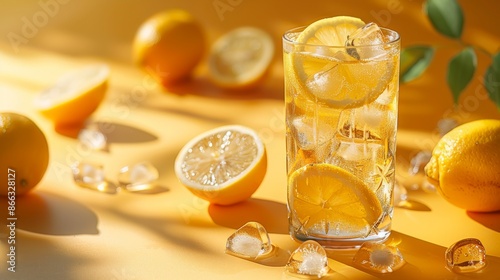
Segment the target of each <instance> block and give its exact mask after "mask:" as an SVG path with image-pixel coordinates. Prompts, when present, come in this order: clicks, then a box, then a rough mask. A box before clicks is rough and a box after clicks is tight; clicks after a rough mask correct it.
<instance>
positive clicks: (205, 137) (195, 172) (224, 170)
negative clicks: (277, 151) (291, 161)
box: [175, 125, 267, 205]
mask: <svg viewBox="0 0 500 280" xmlns="http://www.w3.org/2000/svg"><path fill="white" fill-rule="evenodd" d="M266 170H267V156H266V150H265V146H264V143H263V142H262V141H261V139H260V138H259V137H258V135H257V133H256V132H255V131H254V130H252V129H250V128H248V127H244V126H240V125H229V126H222V127H218V128H215V129H213V130H209V131H207V132H205V133H202V134H200V135H198V136H196V137H195V138H193V139H192V140H191V141H189V142H188V143H187V144H186V145H185V146H184V147H183V148H182V149H181V150H180V152H179V154H178V155H177V158H176V159H175V174H176V176H177V178H178V179H179V181H180V182H181V183H182V184H183V185H184V186H185V187H186V188H187V189H188V190H190V191H191V192H192V193H193V194H194V195H196V196H198V197H200V198H202V199H204V200H207V201H210V202H211V203H214V204H220V205H230V204H234V203H237V202H241V201H244V200H246V199H248V198H249V197H250V196H251V195H252V194H253V193H254V192H255V191H256V190H257V188H258V187H259V186H260V183H261V182H262V180H263V179H264V176H265V174H266Z"/></svg>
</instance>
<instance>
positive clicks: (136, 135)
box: [55, 121, 158, 144]
mask: <svg viewBox="0 0 500 280" xmlns="http://www.w3.org/2000/svg"><path fill="white" fill-rule="evenodd" d="M86 126H93V127H96V128H97V129H98V130H99V131H100V132H101V133H102V134H104V136H106V141H107V143H108V144H113V143H144V142H151V141H155V140H157V139H158V137H157V136H156V135H154V134H152V133H149V132H147V131H145V130H142V129H140V128H137V127H133V126H130V125H126V124H121V123H117V122H105V121H95V122H89V123H88V124H86ZM82 128H83V127H81V126H75V127H56V128H55V130H56V132H57V133H59V134H61V135H64V136H67V137H70V138H74V139H76V138H78V134H79V133H80V130H81V129H82Z"/></svg>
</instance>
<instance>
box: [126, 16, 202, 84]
mask: <svg viewBox="0 0 500 280" xmlns="http://www.w3.org/2000/svg"><path fill="white" fill-rule="evenodd" d="M204 50H205V38H204V33H203V29H202V28H201V26H200V24H199V23H198V22H197V21H196V20H195V18H194V17H193V16H192V15H191V14H189V13H188V12H187V11H184V10H178V9H175V10H167V11H163V12H160V13H158V14H156V15H153V16H152V17H150V18H149V19H147V20H146V21H145V22H144V23H143V24H142V25H141V26H140V27H139V30H138V31H137V34H136V36H135V38H134V42H133V58H134V62H135V63H136V64H137V65H139V66H140V67H142V68H144V69H145V70H146V71H147V72H149V73H150V74H151V75H152V76H153V77H154V78H155V79H156V80H157V81H158V82H159V83H161V84H162V85H163V86H165V87H168V86H169V85H171V84H174V83H176V82H178V81H180V80H183V79H185V78H187V77H188V76H189V75H190V74H191V72H192V71H193V70H194V68H195V67H196V66H197V64H198V63H199V62H200V61H201V59H202V57H203V53H204Z"/></svg>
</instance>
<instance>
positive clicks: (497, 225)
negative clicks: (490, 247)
mask: <svg viewBox="0 0 500 280" xmlns="http://www.w3.org/2000/svg"><path fill="white" fill-rule="evenodd" d="M467 216H469V217H470V218H471V219H473V220H474V221H476V222H478V223H480V224H482V225H483V226H485V227H487V228H489V229H492V230H494V231H496V232H500V211H496V212H491V213H481V212H469V211H467ZM499 242H500V240H499ZM499 278H500V276H499Z"/></svg>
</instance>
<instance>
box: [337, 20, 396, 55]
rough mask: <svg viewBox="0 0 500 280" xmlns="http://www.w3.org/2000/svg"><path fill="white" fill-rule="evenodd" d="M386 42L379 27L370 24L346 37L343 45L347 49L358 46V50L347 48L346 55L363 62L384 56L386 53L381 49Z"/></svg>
mask: <svg viewBox="0 0 500 280" xmlns="http://www.w3.org/2000/svg"><path fill="white" fill-rule="evenodd" d="M386 41H389V40H386V38H385V36H384V33H383V32H382V30H381V29H380V27H379V26H378V25H377V24H376V23H373V22H370V23H368V24H366V25H365V26H363V27H360V28H359V29H358V30H356V31H354V32H353V33H352V34H350V35H348V36H347V41H346V43H345V45H346V46H347V47H357V46H359V47H358V48H348V49H347V53H348V54H349V55H351V56H352V57H354V58H356V59H358V60H363V59H371V58H377V57H380V56H384V55H386V54H387V51H386V50H385V49H384V47H383V44H384V43H386ZM366 46H370V47H366Z"/></svg>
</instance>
